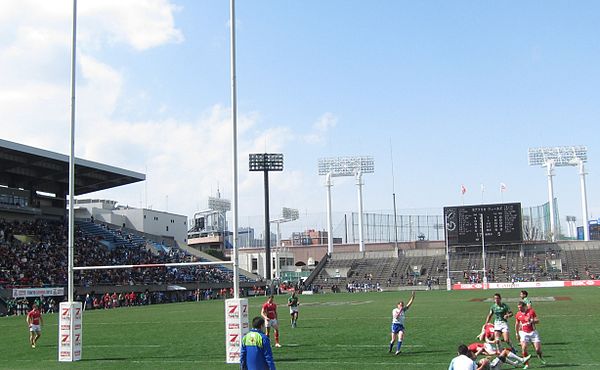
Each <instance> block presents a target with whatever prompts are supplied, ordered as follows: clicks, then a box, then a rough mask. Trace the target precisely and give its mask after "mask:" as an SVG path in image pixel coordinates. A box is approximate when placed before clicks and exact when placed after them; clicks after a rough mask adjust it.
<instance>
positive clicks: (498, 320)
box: [484, 293, 514, 352]
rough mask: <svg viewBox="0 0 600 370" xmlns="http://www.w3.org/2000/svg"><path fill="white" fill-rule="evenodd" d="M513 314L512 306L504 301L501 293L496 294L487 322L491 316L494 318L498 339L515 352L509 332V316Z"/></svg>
mask: <svg viewBox="0 0 600 370" xmlns="http://www.w3.org/2000/svg"><path fill="white" fill-rule="evenodd" d="M512 315H513V313H512V311H511V309H510V307H508V305H507V304H506V303H502V297H501V296H500V294H499V293H496V294H494V304H493V305H492V307H490V312H489V313H488V315H487V317H486V319H485V323H484V325H485V324H487V323H489V322H490V320H491V318H492V317H493V318H494V332H495V336H496V339H500V337H502V340H503V341H504V342H506V344H508V345H509V346H510V348H511V350H512V351H513V352H514V347H513V345H512V343H511V342H510V336H509V332H508V318H509V317H511V316H512Z"/></svg>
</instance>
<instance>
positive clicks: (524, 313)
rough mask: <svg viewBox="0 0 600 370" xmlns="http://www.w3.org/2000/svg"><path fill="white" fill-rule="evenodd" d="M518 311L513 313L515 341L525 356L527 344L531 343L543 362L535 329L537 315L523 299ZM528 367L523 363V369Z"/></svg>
mask: <svg viewBox="0 0 600 370" xmlns="http://www.w3.org/2000/svg"><path fill="white" fill-rule="evenodd" d="M518 305H519V311H518V312H517V314H516V315H515V332H516V336H517V341H519V342H520V343H521V350H522V353H523V356H527V345H528V344H529V343H532V344H533V348H535V353H536V354H537V357H538V358H539V359H540V361H541V362H542V364H545V363H546V361H544V358H543V357H542V341H541V339H540V336H539V334H538V332H537V330H535V324H537V323H538V322H540V320H539V319H538V318H537V315H536V313H535V311H534V309H533V308H529V307H531V306H529V305H527V303H525V302H524V301H521V302H519V304H518ZM528 367H529V364H525V369H527V368H528Z"/></svg>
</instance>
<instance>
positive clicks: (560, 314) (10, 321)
mask: <svg viewBox="0 0 600 370" xmlns="http://www.w3.org/2000/svg"><path fill="white" fill-rule="evenodd" d="M493 293H494V292H493V291H453V292H446V291H431V292H426V291H419V292H417V296H416V299H415V303H414V305H413V307H412V309H411V310H410V311H409V312H408V313H407V320H406V327H407V331H406V337H405V340H404V344H403V351H402V352H403V353H402V354H401V355H400V356H393V355H390V354H388V352H387V349H388V343H389V330H390V322H391V311H392V309H393V308H394V307H395V304H396V302H397V301H398V300H399V299H403V300H405V301H406V300H408V298H409V295H410V292H384V293H355V294H346V293H342V294H335V295H334V294H322V295H316V296H301V297H300V303H301V305H300V318H299V321H298V328H295V329H292V328H290V326H289V320H288V318H289V315H288V310H287V307H285V302H286V299H287V297H286V296H279V297H277V298H276V302H277V303H278V304H279V305H280V308H279V316H280V323H281V342H282V344H283V347H282V348H274V349H273V352H274V356H275V361H276V364H277V367H278V368H279V369H328V370H332V369H392V368H401V369H447V368H448V363H449V362H450V360H451V359H452V357H453V356H454V355H455V351H456V347H457V345H458V344H460V343H466V344H469V343H470V342H474V341H475V336H476V335H477V334H478V333H479V330H480V328H481V325H482V324H483V321H484V319H485V316H486V314H487V312H488V309H489V306H490V304H491V301H482V299H487V298H490V297H491V296H492V295H493ZM500 293H501V294H502V296H503V298H504V301H505V302H507V303H508V304H509V306H510V307H511V308H512V309H513V310H516V308H517V307H516V298H517V297H518V290H516V289H513V290H506V289H505V290H501V291H500ZM530 297H531V298H532V300H533V302H534V307H535V309H536V311H537V313H538V316H539V317H540V321H541V322H540V324H539V325H538V331H539V332H540V335H541V337H542V344H543V346H542V348H543V350H544V354H545V357H546V360H547V361H548V364H547V365H546V366H543V367H544V368H552V369H569V368H574V369H600V350H598V345H599V344H600V338H599V336H600V291H599V290H598V288H593V287H585V288H570V289H565V288H562V289H554V288H540V289H531V290H530ZM556 298H558V299H556ZM263 302H264V297H261V298H251V299H250V307H251V311H250V314H251V317H253V316H255V315H258V313H259V309H260V305H261V304H262V303H263ZM224 316H225V315H224V302H223V301H209V302H200V303H195V302H194V303H180V304H165V305H155V306H146V307H134V308H120V309H115V310H106V311H104V310H98V311H88V312H86V313H85V314H84V316H83V323H84V324H83V328H84V329H83V334H84V336H83V360H81V361H79V362H76V363H59V362H58V361H57V341H58V340H57V336H58V334H57V322H58V319H57V316H56V315H55V314H54V315H46V316H45V317H44V319H45V323H46V325H45V326H44V329H43V336H42V338H41V339H40V341H39V342H38V348H36V349H31V348H30V347H29V345H28V332H27V326H26V324H25V319H24V317H22V316H21V317H8V318H0V368H2V369H53V368H62V369H66V368H78V369H79V368H86V369H234V368H237V367H236V366H235V365H227V364H225V338H224V336H225V335H224V333H225V328H224ZM510 326H511V330H512V328H513V326H514V320H512V319H511V321H510ZM511 338H514V333H512V332H511ZM513 340H514V339H513ZM506 368H512V367H510V366H508V365H506ZM530 368H532V369H533V368H542V366H541V365H540V363H539V361H538V360H537V358H535V356H534V358H533V359H532V361H531V366H530Z"/></svg>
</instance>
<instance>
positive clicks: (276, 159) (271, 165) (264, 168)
mask: <svg viewBox="0 0 600 370" xmlns="http://www.w3.org/2000/svg"><path fill="white" fill-rule="evenodd" d="M249 164H250V171H251V172H252V171H254V172H258V171H261V172H263V173H264V186H265V261H266V264H265V265H266V266H265V278H266V279H267V281H271V279H272V278H273V276H271V222H270V220H269V171H283V154H281V153H257V154H250V158H249Z"/></svg>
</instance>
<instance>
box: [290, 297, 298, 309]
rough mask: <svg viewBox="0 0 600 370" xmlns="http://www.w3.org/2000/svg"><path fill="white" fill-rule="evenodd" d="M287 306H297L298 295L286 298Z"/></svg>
mask: <svg viewBox="0 0 600 370" xmlns="http://www.w3.org/2000/svg"><path fill="white" fill-rule="evenodd" d="M288 306H290V307H298V297H293V296H292V297H289V298H288Z"/></svg>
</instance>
